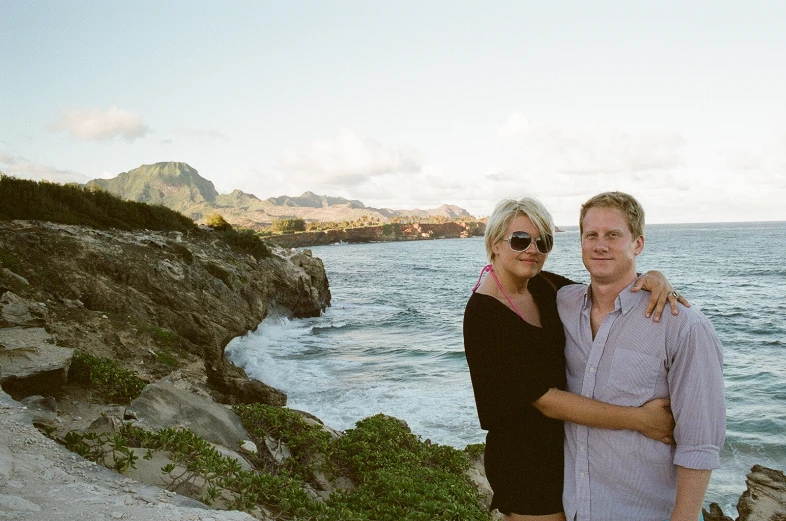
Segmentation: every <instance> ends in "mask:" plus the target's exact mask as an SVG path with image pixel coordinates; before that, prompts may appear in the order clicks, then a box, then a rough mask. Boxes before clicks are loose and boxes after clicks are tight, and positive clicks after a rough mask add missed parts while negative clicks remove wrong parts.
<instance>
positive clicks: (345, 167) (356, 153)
mask: <svg viewBox="0 0 786 521" xmlns="http://www.w3.org/2000/svg"><path fill="white" fill-rule="evenodd" d="M418 155H419V154H418V153H417V152H416V151H415V150H414V149H412V148H409V147H399V148H391V147H387V146H384V145H382V144H381V143H379V142H378V141H377V140H375V139H373V138H369V137H361V136H358V135H357V134H356V133H355V132H354V131H353V130H351V129H348V128H342V129H340V130H339V133H338V136H337V137H336V138H335V139H332V140H331V139H318V140H315V141H314V142H313V143H311V145H310V146H308V147H306V148H305V149H302V150H300V151H297V152H290V153H287V154H285V155H284V157H283V158H281V159H280V160H279V162H278V165H277V167H278V169H279V170H281V171H282V172H284V173H286V174H290V175H296V176H312V177H311V179H312V180H315V181H317V182H318V183H321V184H328V185H334V186H350V185H354V184H357V183H361V182H364V181H367V180H369V179H371V178H373V177H376V176H381V175H385V174H393V173H414V172H419V171H420V168H421V164H420V160H419V158H418Z"/></svg>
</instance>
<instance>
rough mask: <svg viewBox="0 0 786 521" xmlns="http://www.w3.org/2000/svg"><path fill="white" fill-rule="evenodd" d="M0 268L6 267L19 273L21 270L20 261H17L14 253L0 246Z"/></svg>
mask: <svg viewBox="0 0 786 521" xmlns="http://www.w3.org/2000/svg"><path fill="white" fill-rule="evenodd" d="M0 268H8V269H9V270H11V271H13V272H14V273H16V274H19V272H20V271H22V263H21V262H19V259H18V258H17V257H16V256H15V255H13V254H11V253H8V252H6V251H4V250H3V249H2V248H0Z"/></svg>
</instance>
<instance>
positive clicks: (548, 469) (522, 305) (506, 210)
mask: <svg viewBox="0 0 786 521" xmlns="http://www.w3.org/2000/svg"><path fill="white" fill-rule="evenodd" d="M553 230H554V224H553V221H552V219H551V215H550V214H549V212H548V211H547V210H546V209H545V208H544V207H543V205H542V204H540V203H539V202H538V201H536V200H534V199H530V198H523V199H519V200H515V199H505V200H502V201H500V203H498V204H497V207H496V208H495V210H494V213H493V214H492V216H491V217H490V218H489V222H488V225H487V227H486V235H485V246H486V253H487V255H488V258H489V261H490V262H491V264H490V266H487V267H486V268H484V272H486V271H488V272H489V276H487V277H485V278H484V279H483V280H482V282H481V281H480V280H479V281H478V284H477V285H476V286H475V288H474V289H473V294H472V296H471V297H470V299H469V302H468V303H467V308H466V311H465V313H464V350H465V353H466V356H467V363H468V365H469V369H470V375H471V378H472V387H473V390H474V393H475V402H476V405H477V409H478V417H479V418H480V425H481V427H482V428H483V429H484V430H487V431H488V434H487V436H486V453H485V466H486V477H487V478H488V480H489V483H490V484H491V488H492V490H493V491H494V497H493V500H492V503H491V508H492V509H494V508H496V509H499V511H500V512H502V513H503V514H505V516H506V519H507V520H508V521H524V520H535V519H537V520H539V521H565V515H564V513H563V511H562V483H563V448H562V443H563V426H562V421H561V420H567V421H571V422H575V423H580V424H583V425H589V426H593V427H601V428H608V429H633V430H637V431H639V432H641V433H642V434H644V435H646V436H649V437H651V438H654V439H657V440H660V441H663V442H665V443H669V442H671V443H673V441H672V440H671V432H672V430H673V428H674V423H673V418H672V417H671V414H670V412H669V411H668V403H669V402H668V400H665V399H659V400H653V401H651V402H649V403H648V404H645V405H644V406H642V407H640V408H634V407H621V406H615V405H610V404H606V403H602V402H598V401H595V400H591V399H589V398H585V397H583V396H578V395H574V394H571V393H568V392H566V391H564V390H562V389H565V354H564V347H565V335H564V333H563V330H562V323H561V322H560V320H559V316H558V314H557V302H556V292H557V289H559V288H560V287H562V286H565V285H567V284H574V282H572V281H570V280H569V279H566V278H565V277H561V276H559V275H555V274H553V273H548V272H541V269H542V268H543V264H544V263H545V261H546V258H547V257H548V253H549V252H550V251H551V247H552V245H553ZM482 275H483V274H482V273H481V277H482ZM638 289H649V290H660V291H653V296H652V299H651V300H650V309H652V308H653V307H654V306H655V304H656V302H658V301H659V308H656V316H659V314H660V313H659V312H660V309H662V308H663V305H664V303H665V300H666V295H667V294H670V291H671V289H672V288H671V286H670V285H669V284H668V281H666V280H665V278H664V277H663V276H662V275H660V274H658V273H657V272H656V273H655V274H652V273H648V274H647V275H646V276H645V277H642V278H641V279H639V281H638V282H637V288H636V289H635V290H636V291H638ZM673 296H674V294H673V293H671V297H672V298H673ZM674 305H676V304H675V303H674V302H672V307H674Z"/></svg>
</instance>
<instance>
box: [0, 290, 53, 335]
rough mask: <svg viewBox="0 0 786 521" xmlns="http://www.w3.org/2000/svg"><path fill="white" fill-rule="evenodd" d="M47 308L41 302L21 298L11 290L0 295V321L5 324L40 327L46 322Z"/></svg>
mask: <svg viewBox="0 0 786 521" xmlns="http://www.w3.org/2000/svg"><path fill="white" fill-rule="evenodd" d="M46 316H47V309H46V305H45V304H43V303H41V302H35V301H32V300H28V299H26V298H22V297H20V296H19V295H17V294H16V293H14V292H12V291H6V292H5V293H3V296H1V297H0V323H5V324H6V325H7V326H22V327H41V326H43V325H44V324H45V323H46Z"/></svg>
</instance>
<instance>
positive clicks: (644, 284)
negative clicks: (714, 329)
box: [631, 271, 690, 322]
mask: <svg viewBox="0 0 786 521" xmlns="http://www.w3.org/2000/svg"><path fill="white" fill-rule="evenodd" d="M642 289H643V290H646V291H649V292H650V293H651V294H650V301H649V303H648V304H647V311H646V313H644V316H646V317H647V318H649V316H650V315H652V311H653V310H655V314H654V316H653V317H652V320H654V321H655V322H660V316H661V314H662V313H663V308H664V307H666V301H667V300H668V302H669V306H671V314H672V315H677V314H678V313H679V306H678V305H677V304H678V303H681V304H682V305H683V306H685V307H690V304H689V303H688V301H687V300H686V299H685V297H683V296H682V295H680V294H679V293H677V292H676V291H674V287H673V286H672V285H671V283H670V282H669V279H667V278H666V275H664V274H663V273H661V272H659V271H648V272H647V273H645V274H644V275H642V276H641V277H639V278H638V280H636V283H635V284H634V285H633V288H632V289H631V291H633V292H634V293H635V292H636V291H639V290H642Z"/></svg>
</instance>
